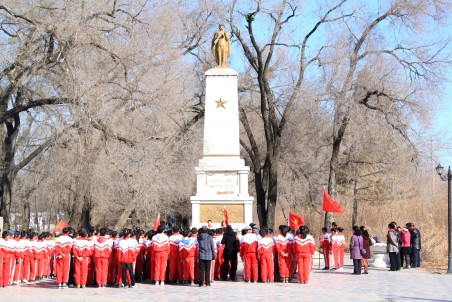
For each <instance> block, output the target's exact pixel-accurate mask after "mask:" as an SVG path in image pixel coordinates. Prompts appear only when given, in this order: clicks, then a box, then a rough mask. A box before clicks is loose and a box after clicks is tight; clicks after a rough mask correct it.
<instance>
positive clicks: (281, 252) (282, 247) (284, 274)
mask: <svg viewBox="0 0 452 302" xmlns="http://www.w3.org/2000/svg"><path fill="white" fill-rule="evenodd" d="M279 230H280V234H279V235H278V236H277V237H276V245H275V247H276V251H277V252H278V264H279V274H280V276H281V281H282V283H289V277H290V276H289V263H290V261H291V260H292V259H291V258H290V257H289V256H290V254H291V245H290V241H289V239H288V238H287V232H288V231H289V227H288V226H286V225H282V226H280V227H279Z"/></svg>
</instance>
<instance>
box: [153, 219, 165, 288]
mask: <svg viewBox="0 0 452 302" xmlns="http://www.w3.org/2000/svg"><path fill="white" fill-rule="evenodd" d="M164 230H165V228H164V227H163V226H161V225H160V226H158V228H157V234H156V235H154V237H152V243H151V244H152V252H153V256H154V263H155V271H154V273H155V284H156V285H157V284H160V285H165V275H166V264H167V260H168V252H169V238H168V236H166V235H165V234H164V233H163V231H164Z"/></svg>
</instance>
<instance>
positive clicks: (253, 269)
mask: <svg viewBox="0 0 452 302" xmlns="http://www.w3.org/2000/svg"><path fill="white" fill-rule="evenodd" d="M257 245H258V240H257V236H256V234H254V233H252V232H251V231H249V232H248V233H246V234H245V235H244V236H243V237H242V239H241V240H240V257H242V260H243V262H244V263H245V281H251V280H252V281H254V282H257V279H258V271H259V268H258V267H257Z"/></svg>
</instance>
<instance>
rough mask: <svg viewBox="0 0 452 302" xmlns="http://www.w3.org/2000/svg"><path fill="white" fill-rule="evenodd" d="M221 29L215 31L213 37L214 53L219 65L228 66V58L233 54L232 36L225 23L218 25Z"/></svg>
mask: <svg viewBox="0 0 452 302" xmlns="http://www.w3.org/2000/svg"><path fill="white" fill-rule="evenodd" d="M218 28H219V30H218V31H217V32H216V33H215V35H214V36H213V39H212V54H213V57H214V58H215V61H216V62H217V64H218V67H228V65H227V62H228V58H229V56H230V55H231V38H230V37H229V34H228V32H227V31H225V30H224V25H223V24H220V25H219V26H218Z"/></svg>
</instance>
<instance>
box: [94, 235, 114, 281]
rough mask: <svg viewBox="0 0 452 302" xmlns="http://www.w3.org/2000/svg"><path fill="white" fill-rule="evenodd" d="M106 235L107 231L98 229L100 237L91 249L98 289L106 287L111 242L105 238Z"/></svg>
mask: <svg viewBox="0 0 452 302" xmlns="http://www.w3.org/2000/svg"><path fill="white" fill-rule="evenodd" d="M106 234H107V229H105V228H102V229H100V231H99V235H100V236H99V237H98V238H97V240H96V241H95V242H94V249H93V258H94V262H95V265H96V282H97V286H98V287H99V288H103V287H106V286H107V277H108V262H109V259H110V256H111V251H112V241H111V240H109V239H108V238H107V237H105V235H106Z"/></svg>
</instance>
